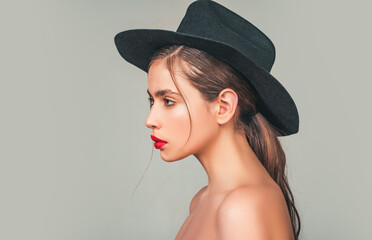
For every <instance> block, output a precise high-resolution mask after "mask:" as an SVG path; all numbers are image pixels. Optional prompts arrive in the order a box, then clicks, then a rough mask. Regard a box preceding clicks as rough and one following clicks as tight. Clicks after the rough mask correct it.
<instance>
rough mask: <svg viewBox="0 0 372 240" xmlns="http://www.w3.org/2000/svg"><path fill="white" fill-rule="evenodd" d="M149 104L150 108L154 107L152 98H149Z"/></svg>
mask: <svg viewBox="0 0 372 240" xmlns="http://www.w3.org/2000/svg"><path fill="white" fill-rule="evenodd" d="M148 100H149V102H150V108H151V107H152V105H153V104H154V99H152V98H151V97H149V98H148Z"/></svg>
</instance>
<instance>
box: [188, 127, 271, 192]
mask: <svg viewBox="0 0 372 240" xmlns="http://www.w3.org/2000/svg"><path fill="white" fill-rule="evenodd" d="M195 157H196V158H197V159H198V160H199V161H200V163H201V164H202V166H203V168H204V170H205V171H206V173H207V175H208V192H209V193H221V192H226V191H230V190H233V189H235V188H237V187H240V186H244V185H248V184H259V183H262V182H265V181H267V180H269V181H270V180H272V179H271V177H270V175H269V174H268V172H267V171H266V169H265V168H264V167H263V166H262V164H261V162H260V161H259V159H258V158H257V156H256V155H255V153H254V152H253V150H252V148H251V147H250V145H249V144H248V141H247V139H246V137H245V134H244V133H242V134H236V133H234V132H233V130H227V129H222V130H221V131H220V133H219V135H218V136H217V138H215V140H214V141H213V142H211V143H210V144H209V145H208V146H207V147H206V148H205V149H204V150H203V152H200V153H197V154H195Z"/></svg>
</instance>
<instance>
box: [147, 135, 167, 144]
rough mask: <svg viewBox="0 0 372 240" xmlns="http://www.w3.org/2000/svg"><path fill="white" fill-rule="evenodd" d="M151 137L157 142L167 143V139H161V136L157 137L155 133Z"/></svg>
mask: <svg viewBox="0 0 372 240" xmlns="http://www.w3.org/2000/svg"><path fill="white" fill-rule="evenodd" d="M151 139H152V140H153V141H155V142H165V143H166V141H164V140H161V139H160V138H157V137H155V136H154V135H151Z"/></svg>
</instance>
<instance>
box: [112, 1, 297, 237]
mask: <svg viewBox="0 0 372 240" xmlns="http://www.w3.org/2000/svg"><path fill="white" fill-rule="evenodd" d="M115 44H116V46H117V48H118V50H119V53H120V54H121V56H122V57H123V58H124V59H126V60H127V61H128V62H130V63H132V64H134V65H135V66H137V67H139V68H140V69H142V70H144V71H146V72H148V90H147V91H148V94H149V100H150V107H151V109H150V114H149V115H148V117H147V119H146V126H147V127H149V128H151V129H152V135H151V138H152V140H154V141H155V143H154V146H155V147H156V148H158V149H160V156H161V158H162V159H163V160H165V161H167V162H172V161H177V160H180V159H183V158H186V157H187V156H189V155H191V154H192V155H194V156H195V157H196V158H197V159H198V160H199V161H200V163H201V164H202V166H203V167H204V169H205V171H206V173H207V175H208V180H209V181H208V185H207V186H205V187H203V188H202V189H201V190H200V191H199V192H198V193H197V194H196V195H195V196H194V197H193V199H192V201H191V203H190V214H189V216H188V218H187V219H186V221H185V222H184V224H183V225H182V227H181V229H180V230H179V232H178V234H177V236H176V239H177V240H178V239H179V240H181V239H194V240H195V239H221V240H222V239H229V240H230V239H234V240H235V239H262V240H263V239H286V240H288V239H298V236H299V232H300V218H299V215H298V212H297V210H296V207H295V205H294V199H293V195H292V193H291V190H290V188H289V185H288V181H287V178H286V175H285V164H286V159H285V154H284V152H283V150H282V148H281V145H280V142H279V140H278V137H279V136H287V135H291V134H294V133H297V132H298V125H299V119H298V112H297V108H296V105H295V103H294V102H293V100H292V98H291V96H290V95H289V94H288V92H287V91H286V90H285V89H284V87H283V86H282V85H281V84H280V83H279V82H278V81H277V80H276V79H275V78H274V77H273V76H271V75H270V73H269V72H270V70H271V67H272V64H273V62H274V59H275V49H274V45H273V44H272V42H271V41H270V39H269V38H268V37H267V36H266V35H265V34H263V33H262V32H261V31H260V30H259V29H257V28H256V27H255V26H253V25H252V24H251V23H249V22H248V21H247V20H245V19H243V18H242V17H240V16H239V15H237V14H236V13H234V12H232V11H230V10H229V9H227V8H225V7H223V6H221V5H220V4H217V3H215V2H213V1H205V0H204V1H196V2H193V3H192V4H191V5H190V6H189V7H188V9H187V12H186V14H185V16H184V18H183V19H182V22H181V24H180V25H179V27H178V29H177V31H176V32H172V31H166V30H149V29H135V30H127V31H124V32H121V33H119V34H117V35H116V36H115Z"/></svg>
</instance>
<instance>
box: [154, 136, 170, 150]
mask: <svg viewBox="0 0 372 240" xmlns="http://www.w3.org/2000/svg"><path fill="white" fill-rule="evenodd" d="M151 139H152V140H153V141H155V143H154V146H155V148H156V149H160V148H162V147H163V146H164V145H165V144H167V142H166V141H164V140H161V139H160V138H157V137H155V136H154V135H151Z"/></svg>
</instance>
